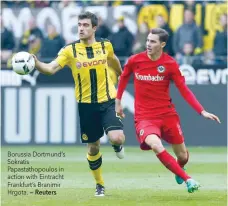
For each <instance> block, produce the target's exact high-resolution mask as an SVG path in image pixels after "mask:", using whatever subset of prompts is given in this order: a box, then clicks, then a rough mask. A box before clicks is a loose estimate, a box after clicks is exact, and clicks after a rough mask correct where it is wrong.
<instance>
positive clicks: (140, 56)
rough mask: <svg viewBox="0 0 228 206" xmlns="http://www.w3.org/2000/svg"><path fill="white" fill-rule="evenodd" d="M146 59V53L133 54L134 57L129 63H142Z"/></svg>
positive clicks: (130, 58) (131, 57)
mask: <svg viewBox="0 0 228 206" xmlns="http://www.w3.org/2000/svg"><path fill="white" fill-rule="evenodd" d="M145 57H146V52H145V51H144V52H140V53H137V54H133V55H132V56H130V57H129V61H130V62H137V61H141V60H143V59H144V58H145Z"/></svg>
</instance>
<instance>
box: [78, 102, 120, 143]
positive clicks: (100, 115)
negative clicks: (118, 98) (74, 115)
mask: <svg viewBox="0 0 228 206" xmlns="http://www.w3.org/2000/svg"><path fill="white" fill-rule="evenodd" d="M78 111H79V118H80V128H81V141H82V143H93V142H96V141H97V140H98V139H100V138H101V137H102V136H103V135H104V131H105V133H106V134H107V133H108V132H109V131H111V130H123V123H122V120H121V118H120V117H118V116H117V114H116V112H115V99H112V100H110V101H107V102H103V103H78Z"/></svg>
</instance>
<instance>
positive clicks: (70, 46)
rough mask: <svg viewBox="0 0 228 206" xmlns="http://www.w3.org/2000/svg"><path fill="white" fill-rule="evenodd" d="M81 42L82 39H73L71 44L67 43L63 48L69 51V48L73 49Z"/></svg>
mask: <svg viewBox="0 0 228 206" xmlns="http://www.w3.org/2000/svg"><path fill="white" fill-rule="evenodd" d="M79 43H80V40H77V41H73V42H71V43H69V44H66V45H65V46H64V47H62V49H61V50H65V51H69V50H72V48H73V47H75V45H76V44H79Z"/></svg>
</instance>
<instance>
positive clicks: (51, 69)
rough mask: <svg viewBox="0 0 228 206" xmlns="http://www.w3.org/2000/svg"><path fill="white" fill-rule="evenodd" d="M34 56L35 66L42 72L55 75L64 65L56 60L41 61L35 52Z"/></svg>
mask: <svg viewBox="0 0 228 206" xmlns="http://www.w3.org/2000/svg"><path fill="white" fill-rule="evenodd" d="M32 56H33V57H34V59H35V67H36V69H37V70H38V71H39V72H41V73H42V74H46V75H53V74H55V73H56V72H57V71H59V70H60V69H62V67H61V66H60V65H59V64H58V63H57V62H56V61H52V62H50V63H44V62H41V61H39V60H38V59H37V57H36V56H35V55H34V54H32Z"/></svg>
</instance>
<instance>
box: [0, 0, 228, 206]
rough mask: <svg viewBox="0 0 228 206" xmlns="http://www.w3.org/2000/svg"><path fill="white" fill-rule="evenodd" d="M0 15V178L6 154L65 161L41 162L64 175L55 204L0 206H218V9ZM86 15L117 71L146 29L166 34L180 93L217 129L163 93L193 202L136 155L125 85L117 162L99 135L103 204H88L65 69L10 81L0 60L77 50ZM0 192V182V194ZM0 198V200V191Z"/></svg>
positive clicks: (221, 185) (221, 45)
mask: <svg viewBox="0 0 228 206" xmlns="http://www.w3.org/2000/svg"><path fill="white" fill-rule="evenodd" d="M1 8H2V9H1V16H0V18H1V71H0V72H1V94H2V95H1V97H2V98H1V143H2V146H3V147H2V163H3V165H2V166H3V167H2V171H3V173H2V174H3V176H2V177H3V178H6V176H7V172H6V166H7V164H6V162H5V160H6V152H7V151H8V150H12V151H22V150H23V151H31V150H34V149H35V150H40V151H55V150H65V151H66V153H68V154H69V156H68V157H69V158H68V159H67V161H66V162H62V161H60V160H58V159H56V160H55V161H54V162H51V161H49V160H47V164H56V165H58V164H61V165H63V167H64V168H66V171H67V172H66V181H64V183H63V189H60V195H59V196H58V198H56V197H49V198H47V199H44V198H41V199H40V198H34V197H31V196H29V197H26V198H25V200H26V202H25V201H24V200H23V199H22V198H24V197H23V196H21V197H13V198H14V199H15V198H17V199H15V200H14V203H13V202H12V200H11V198H12V196H7V195H5V196H4V198H3V202H2V203H3V205H10V206H12V205H17V206H19V205H23V206H24V205H29V206H31V205H42V206H45V205H53V206H54V205H55V206H59V205H64V206H65V205H66V206H68V205H69V206H71V205H83V206H84V205H98V204H99V205H152V203H153V205H162V206H163V205H192V206H193V205H200V206H201V205H207V206H208V205H218V206H220V205H226V188H227V182H226V180H227V175H226V173H227V170H226V162H227V161H226V146H227V1H209V0H208V1H195V0H186V1H172V0H168V1H143V0H135V1H117V0H116V1H96V0H93V1H87V0H82V1H68V0H62V1H29V0H28V1H1ZM87 10H88V11H91V12H94V13H96V14H97V15H98V16H99V27H98V30H97V33H96V35H97V37H102V38H108V39H110V41H111V42H112V44H113V47H114V50H115V53H116V54H117V56H118V57H119V59H120V60H121V63H122V65H123V64H124V63H125V62H126V61H127V59H128V57H129V56H130V55H132V54H134V53H137V52H140V51H143V50H144V49H145V41H146V36H147V34H148V31H149V30H150V29H151V28H154V27H161V28H164V29H166V30H167V31H169V34H170V39H169V41H168V44H167V46H166V48H165V50H166V52H167V53H169V54H170V55H172V56H173V57H175V58H176V59H177V61H178V62H179V64H180V65H181V70H182V71H183V73H184V75H185V78H186V82H187V84H188V85H189V87H190V88H191V89H192V91H193V92H194V93H195V95H196V96H197V98H198V99H199V100H200V101H201V103H202V104H203V105H204V106H205V108H206V109H207V110H208V111H211V112H213V113H215V114H217V115H218V116H219V117H220V119H221V121H222V124H221V125H218V124H216V123H215V122H212V121H206V120H204V119H202V117H200V116H199V115H197V114H196V113H195V112H194V111H193V109H192V108H190V107H189V105H187V103H185V102H184V100H183V99H182V97H181V96H180V94H179V92H178V91H177V90H176V89H175V88H174V87H173V86H172V87H171V95H172V98H173V101H174V103H175V104H176V107H177V111H178V112H179V114H180V116H181V121H182V128H183V131H184V134H185V138H186V144H187V146H189V148H190V152H191V156H190V157H191V158H190V163H189V172H190V173H191V174H193V175H194V177H195V178H196V179H198V180H199V181H200V182H201V184H202V185H203V187H202V191H201V192H200V193H198V194H196V195H195V196H189V195H187V193H186V191H184V190H185V189H183V187H180V186H177V185H175V182H174V181H170V178H172V177H171V175H170V174H169V173H168V172H167V171H166V170H165V169H164V168H162V166H161V165H160V164H159V163H158V162H157V161H156V158H155V157H154V156H153V155H152V154H150V153H144V152H141V151H140V150H139V149H138V144H137V142H136V139H135V131H134V129H133V128H134V122H133V112H134V108H133V101H134V96H133V84H132V82H130V84H129V86H128V88H127V91H126V92H125V94H124V101H123V106H124V108H125V112H126V118H125V120H124V126H125V133H126V136H127V139H126V146H127V149H126V151H127V152H128V153H127V157H126V159H125V160H123V161H121V162H119V161H116V160H115V157H114V154H113V152H112V150H111V148H110V146H108V145H109V143H108V140H107V137H106V136H105V135H104V137H103V138H102V144H103V146H102V148H103V149H102V152H103V154H104V176H105V178H106V180H107V181H106V182H107V183H106V184H107V193H108V196H107V198H106V199H104V200H95V199H93V198H92V195H93V190H94V189H93V186H94V185H93V183H92V178H91V177H90V174H89V171H88V165H87V162H86V159H85V153H86V150H85V147H83V146H82V145H81V143H80V138H79V126H78V115H77V107H76V106H77V105H76V102H75V98H74V82H73V78H72V77H71V72H70V70H69V68H66V69H63V70H62V71H60V72H59V73H57V74H56V75H54V76H45V75H42V74H40V73H39V72H38V71H34V72H33V73H32V74H31V75H27V76H20V75H17V74H15V73H14V72H13V71H12V68H11V61H10V60H11V57H12V56H13V54H15V53H16V52H18V51H22V50H23V51H28V52H31V53H34V54H36V55H37V56H38V58H39V59H40V60H42V61H45V62H49V61H51V60H52V59H53V58H55V56H56V54H57V53H58V51H59V50H60V48H61V47H63V46H64V45H65V44H68V43H70V42H73V41H75V40H77V27H76V25H77V16H78V14H79V13H81V12H82V11H87ZM110 69H111V68H110ZM112 75H113V76H112V78H113V81H114V82H115V83H117V78H116V76H115V74H114V73H113V74H112ZM53 146H55V147H53ZM58 161H60V162H58ZM35 164H36V165H37V166H39V165H42V164H43V162H35ZM72 181H73V182H72ZM5 183H6V182H4V179H3V188H5V189H6V185H5ZM122 191H124V192H123V193H125V195H124V197H123V196H122ZM2 192H3V195H4V194H5V192H6V190H2ZM88 196H89V198H88ZM90 196H91V198H90ZM174 197H176V199H175V198H174ZM173 199H174V200H173ZM186 200H187V201H186ZM115 201H117V202H115Z"/></svg>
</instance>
